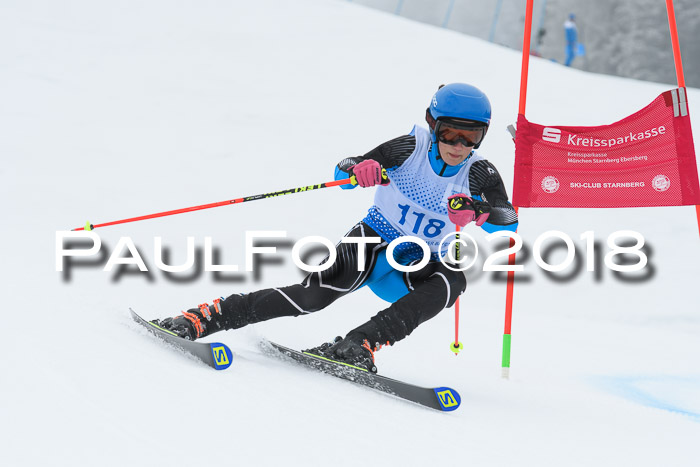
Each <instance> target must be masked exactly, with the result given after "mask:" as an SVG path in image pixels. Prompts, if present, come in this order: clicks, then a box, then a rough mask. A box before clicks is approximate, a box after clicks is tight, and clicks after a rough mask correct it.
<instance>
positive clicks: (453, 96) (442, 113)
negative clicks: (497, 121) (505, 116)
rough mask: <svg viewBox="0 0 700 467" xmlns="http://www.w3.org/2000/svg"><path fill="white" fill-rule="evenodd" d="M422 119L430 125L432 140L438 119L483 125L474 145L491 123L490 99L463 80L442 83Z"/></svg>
mask: <svg viewBox="0 0 700 467" xmlns="http://www.w3.org/2000/svg"><path fill="white" fill-rule="evenodd" d="M425 119H426V121H427V122H428V125H430V130H431V137H432V140H433V143H435V142H436V141H437V135H438V134H439V127H440V124H441V122H445V123H449V124H450V125H453V126H456V127H458V128H465V129H467V128H468V129H482V137H481V139H480V140H479V141H478V142H477V144H475V145H474V148H475V149H476V148H478V147H479V145H480V144H481V142H482V141H483V138H484V136H486V131H487V130H488V128H489V124H490V123H491V103H490V102H489V99H488V97H486V94H484V93H483V92H482V91H481V90H480V89H478V88H477V87H475V86H472V85H469V84H464V83H452V84H448V85H443V86H440V88H439V89H438V90H437V92H436V93H435V94H434V95H433V99H432V100H431V102H430V107H428V110H427V111H426V114H425Z"/></svg>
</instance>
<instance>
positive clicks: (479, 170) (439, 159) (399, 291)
mask: <svg viewBox="0 0 700 467" xmlns="http://www.w3.org/2000/svg"><path fill="white" fill-rule="evenodd" d="M425 117H426V121H427V122H428V125H429V127H430V129H429V130H427V129H424V128H422V127H417V126H416V127H414V128H413V130H412V131H411V133H409V134H408V135H404V136H400V137H398V138H395V139H393V140H391V141H388V142H386V143H384V144H381V145H379V146H378V147H376V148H375V149H373V150H371V151H370V152H368V153H367V154H365V155H364V156H359V157H350V158H347V159H343V160H342V161H340V163H338V165H337V166H336V169H335V173H336V179H344V178H348V177H353V176H354V178H355V180H356V185H359V186H361V187H364V188H368V187H373V186H377V185H378V188H377V189H376V194H375V199H374V205H373V206H372V207H370V209H369V212H368V214H367V216H366V217H365V218H364V219H363V220H362V221H360V222H359V223H357V224H356V225H355V226H354V227H352V228H351V229H350V231H349V232H348V233H347V234H346V237H355V238H357V237H365V238H366V237H379V239H378V240H379V241H380V242H379V243H369V242H360V243H358V242H356V243H338V245H337V246H336V252H337V256H336V258H337V259H336V261H335V263H334V264H333V265H332V266H331V267H330V268H329V269H326V270H325V271H322V272H314V273H310V274H309V275H308V276H307V277H306V278H305V279H304V280H303V281H302V282H301V283H300V284H296V285H291V286H288V287H280V288H272V289H263V290H259V291H256V292H252V293H248V294H234V295H231V296H229V297H228V298H226V299H216V300H214V303H213V304H212V305H208V304H206V303H205V304H202V305H199V307H197V308H192V309H190V310H187V311H185V312H183V313H182V314H181V315H179V316H176V317H174V318H166V319H164V320H162V321H158V320H156V321H154V322H155V323H156V324H158V325H160V326H161V327H164V328H166V329H169V330H171V331H173V332H175V333H177V334H178V335H179V336H181V337H184V338H186V339H190V340H195V339H198V338H200V337H203V336H207V335H209V334H212V333H214V332H217V331H220V330H224V329H238V328H242V327H243V326H247V325H248V324H253V323H257V322H260V321H266V320H268V319H272V318H278V317H281V316H299V315H303V314H309V313H313V312H315V311H318V310H321V309H323V308H325V307H327V306H328V305H330V304H331V303H333V302H334V301H335V300H337V299H338V298H340V297H342V296H344V295H346V294H349V293H351V292H354V291H355V290H357V289H359V288H361V287H363V286H368V287H369V288H370V289H371V290H372V291H373V292H374V293H375V294H376V295H378V296H379V297H381V298H382V299H384V300H386V301H388V302H390V303H391V305H390V306H389V307H388V308H386V309H384V310H381V311H380V312H379V313H377V314H376V315H375V316H374V317H372V318H371V319H370V320H369V321H367V322H366V323H364V324H362V325H360V326H358V327H357V328H355V329H353V330H351V331H350V332H349V333H348V334H347V335H346V336H345V338H344V339H342V338H340V337H338V338H336V339H335V341H334V342H332V343H325V344H322V345H321V346H319V347H316V348H313V349H310V350H308V351H309V352H313V353H316V354H318V355H321V356H324V357H326V358H330V359H333V360H337V361H341V362H344V363H348V364H351V365H355V366H361V367H364V368H367V369H370V370H372V371H376V366H375V365H374V352H375V351H376V350H378V349H379V348H380V347H381V346H382V345H385V344H386V345H392V344H394V343H395V342H397V341H399V340H401V339H403V338H405V337H406V336H408V335H409V334H411V332H412V331H413V330H414V329H415V328H416V327H417V326H419V325H420V324H421V323H423V322H425V321H427V320H429V319H430V318H432V317H434V316H436V315H437V314H438V313H439V312H440V311H441V310H443V309H444V308H448V307H451V306H452V305H453V304H454V303H455V301H456V300H457V297H459V295H460V294H461V293H462V292H464V290H465V288H466V280H465V277H464V274H463V273H462V272H460V271H453V270H451V269H449V268H448V267H446V266H445V265H444V264H443V263H442V262H440V261H439V256H438V255H440V254H442V253H444V251H443V252H440V251H438V250H439V243H440V240H441V239H442V238H443V237H444V236H445V235H447V234H448V233H450V232H452V231H453V230H454V228H453V225H454V224H457V225H460V226H462V227H464V226H465V225H467V224H469V223H470V222H472V221H474V222H475V223H476V225H478V226H481V227H482V228H483V229H485V230H487V231H489V232H493V231H497V230H503V229H508V230H513V231H514V230H515V229H516V227H517V222H518V220H517V215H516V213H515V210H514V209H513V206H512V205H511V204H510V203H509V202H508V195H507V193H506V190H505V187H504V185H503V181H502V180H501V177H500V175H499V174H498V171H497V170H496V168H495V167H494V166H493V164H491V163H490V162H488V161H487V160H486V159H484V158H483V157H481V156H480V155H479V154H477V153H476V152H475V149H477V148H478V147H479V146H480V145H481V143H482V142H483V139H484V136H485V135H486V132H487V130H488V127H489V123H490V121H491V104H490V102H489V100H488V98H487V97H486V95H485V94H484V93H483V92H481V91H480V90H479V89H477V88H476V87H474V86H471V85H468V84H461V83H454V84H449V85H446V86H441V87H440V88H439V89H438V91H437V92H436V93H435V94H434V95H433V98H432V100H431V103H430V107H429V108H428V109H427V110H426V115H425ZM356 185H345V186H343V187H342V188H345V189H353V188H355V187H356ZM402 236H416V237H419V238H421V239H422V240H424V241H425V242H426V243H427V244H428V245H429V246H430V250H431V258H430V261H429V262H428V263H427V265H426V266H424V267H423V268H422V269H420V270H418V271H414V272H410V273H406V272H401V271H398V270H396V269H394V268H392V267H391V266H390V265H389V263H388V261H387V257H386V249H387V246H388V244H389V243H390V242H391V241H392V240H394V239H396V238H399V237H402ZM445 243H449V242H445ZM360 249H361V250H360ZM393 256H394V259H395V260H396V262H397V263H399V264H402V265H410V264H415V263H417V262H418V261H419V260H421V259H422V257H423V250H422V248H421V247H420V246H419V245H417V244H415V243H410V242H404V243H400V244H399V245H398V246H397V247H396V248H395V249H394V252H393ZM358 258H363V261H364V269H363V270H362V271H358V269H360V268H358ZM324 262H325V260H324Z"/></svg>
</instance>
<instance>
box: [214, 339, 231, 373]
mask: <svg viewBox="0 0 700 467" xmlns="http://www.w3.org/2000/svg"><path fill="white" fill-rule="evenodd" d="M209 347H210V348H211V356H212V357H213V358H214V368H215V369H217V370H225V369H226V368H228V367H230V366H231V363H232V362H233V352H231V349H229V348H228V346H227V345H226V344H222V343H221V342H212V343H211V344H209Z"/></svg>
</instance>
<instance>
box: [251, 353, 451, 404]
mask: <svg viewBox="0 0 700 467" xmlns="http://www.w3.org/2000/svg"><path fill="white" fill-rule="evenodd" d="M263 344H264V345H268V346H269V347H271V348H272V349H274V350H276V351H277V352H280V353H281V354H283V355H286V356H287V357H290V358H291V359H293V360H295V361H296V362H299V363H301V364H302V365H305V366H308V367H310V368H313V369H315V370H318V371H321V372H323V373H327V374H329V375H333V376H336V377H338V378H342V379H346V380H348V381H352V382H353V383H357V384H361V385H363V386H367V387H370V388H372V389H376V390H377V391H381V392H384V393H387V394H391V395H393V396H396V397H400V398H401V399H405V400H407V401H411V402H415V403H417V404H420V405H423V406H425V407H430V408H431V409H435V410H443V411H446V412H448V411H451V410H456V409H457V408H458V407H459V404H460V403H461V400H462V399H461V397H460V396H459V393H458V392H457V391H455V390H454V389H451V388H448V387H439V388H424V387H420V386H414V385H413V384H409V383H404V382H403V381H397V380H395V379H391V378H387V377H385V376H380V375H378V374H376V373H371V372H369V371H367V370H365V369H364V368H359V367H354V366H349V365H347V364H344V363H341V362H336V361H334V360H329V359H326V358H323V357H320V356H318V355H314V354H311V353H307V352H298V351H296V350H292V349H289V348H287V347H284V346H282V345H279V344H276V343H274V342H270V341H263Z"/></svg>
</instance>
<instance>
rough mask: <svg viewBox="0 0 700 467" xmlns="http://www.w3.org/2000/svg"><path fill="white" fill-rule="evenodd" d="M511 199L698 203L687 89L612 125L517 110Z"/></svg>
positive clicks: (533, 203) (581, 204)
mask: <svg viewBox="0 0 700 467" xmlns="http://www.w3.org/2000/svg"><path fill="white" fill-rule="evenodd" d="M513 204H514V205H516V206H520V207H559V208H564V207H566V208H622V207H643V206H681V205H698V204H700V188H699V187H698V171H697V166H696V162H695V148H694V146H693V135H692V130H691V127H690V116H689V115H688V105H687V99H686V96H685V88H678V89H673V90H671V91H667V92H664V93H663V94H661V95H660V96H659V97H657V98H656V99H654V100H653V101H652V102H651V104H649V105H648V106H646V107H645V108H643V109H642V110H640V111H639V112H637V113H635V114H632V115H630V116H629V117H627V118H625V119H623V120H620V121H619V122H616V123H613V124H611V125H603V126H594V127H583V126H578V127H574V126H543V125H538V124H535V123H531V122H529V121H528V120H527V119H526V118H525V116H524V115H522V114H521V115H519V116H518V127H517V131H516V137H515V175H514V184H513Z"/></svg>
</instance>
